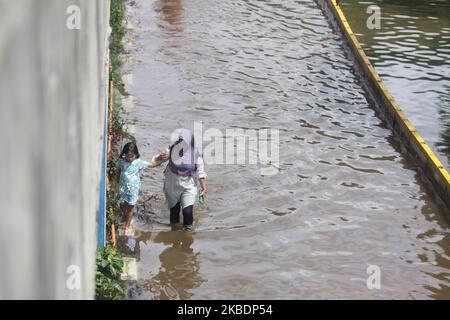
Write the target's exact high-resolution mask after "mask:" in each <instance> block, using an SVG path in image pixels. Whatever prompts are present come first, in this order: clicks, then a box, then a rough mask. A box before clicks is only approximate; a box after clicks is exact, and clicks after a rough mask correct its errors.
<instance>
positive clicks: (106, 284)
mask: <svg viewBox="0 0 450 320" xmlns="http://www.w3.org/2000/svg"><path fill="white" fill-rule="evenodd" d="M123 265H124V263H123V259H122V256H121V255H120V253H119V252H118V251H117V250H116V249H114V248H113V247H111V246H107V247H105V248H101V249H98V250H97V273H96V292H95V297H96V299H99V300H122V299H125V290H124V289H123V281H122V280H121V279H120V275H121V274H122V271H123Z"/></svg>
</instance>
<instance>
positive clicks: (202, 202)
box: [198, 191, 205, 204]
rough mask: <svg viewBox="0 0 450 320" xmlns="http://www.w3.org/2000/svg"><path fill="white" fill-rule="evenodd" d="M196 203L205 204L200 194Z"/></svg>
mask: <svg viewBox="0 0 450 320" xmlns="http://www.w3.org/2000/svg"><path fill="white" fill-rule="evenodd" d="M202 192H203V191H202ZM198 202H200V204H205V197H204V196H203V195H202V194H201V193H200V196H199V197H198Z"/></svg>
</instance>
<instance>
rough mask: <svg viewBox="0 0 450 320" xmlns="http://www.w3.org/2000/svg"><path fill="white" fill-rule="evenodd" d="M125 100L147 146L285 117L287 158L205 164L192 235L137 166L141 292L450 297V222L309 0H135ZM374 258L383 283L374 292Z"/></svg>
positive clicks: (132, 125) (151, 175)
mask: <svg viewBox="0 0 450 320" xmlns="http://www.w3.org/2000/svg"><path fill="white" fill-rule="evenodd" d="M128 18H129V27H130V30H129V32H128V35H127V44H126V49H127V50H128V52H129V60H128V62H127V64H126V65H125V70H124V71H125V73H126V74H125V77H124V79H125V80H126V90H127V92H128V94H129V95H128V96H127V97H126V98H125V109H126V112H127V117H128V119H129V130H130V132H131V133H132V134H134V136H135V137H136V139H137V142H138V145H139V147H140V149H141V150H140V151H141V155H142V157H143V158H144V159H148V158H150V157H151V156H152V155H153V154H155V153H156V152H158V151H159V150H160V149H161V148H164V147H167V145H168V144H169V137H170V133H171V132H172V131H173V130H174V129H176V128H179V127H188V128H191V129H192V128H193V125H194V121H197V122H202V124H203V127H204V129H208V128H216V129H218V130H220V131H222V132H225V130H226V129H227V128H251V129H263V128H276V129H279V130H280V138H279V139H280V145H279V152H280V156H279V159H280V169H279V172H278V174H276V175H269V176H267V175H266V176H263V175H261V174H260V170H259V167H258V166H257V165H250V164H247V165H219V164H216V165H214V164H209V165H207V166H206V169H207V173H208V178H207V181H208V198H207V202H206V205H204V206H200V207H199V206H196V220H195V223H196V231H195V233H194V234H193V235H191V236H189V235H188V234H186V233H184V232H182V231H178V232H172V231H170V227H169V224H168V212H167V209H166V208H165V204H164V196H163V192H162V185H163V168H158V169H153V170H150V171H147V172H146V173H145V174H144V175H143V186H142V189H143V190H142V191H143V193H144V195H143V197H142V200H143V202H142V204H141V205H140V208H139V214H138V217H139V219H136V228H137V236H138V241H137V246H138V249H139V253H140V255H139V256H140V258H139V262H138V272H139V274H138V277H139V279H138V284H139V287H140V294H139V297H138V298H139V299H312V298H321V299H331V298H338V299H341V298H342V299H344V298H350V299H390V298H394V299H401V298H406V299H418V298H447V299H449V298H450V283H449V282H450V281H449V275H450V257H449V255H450V250H449V245H450V236H449V231H450V228H449V223H448V220H446V218H445V216H444V214H443V212H442V211H440V210H439V209H438V207H437V205H436V204H435V202H434V201H433V200H432V195H431V193H429V191H427V189H426V188H425V187H424V185H423V183H422V182H421V180H420V177H419V175H418V173H417V171H416V170H415V169H414V166H413V164H412V163H409V162H408V161H407V160H406V159H405V158H404V157H403V156H402V155H401V154H400V153H399V148H398V146H397V144H396V142H395V140H394V139H393V138H392V134H391V131H390V130H388V129H387V128H386V127H385V126H384V125H383V123H382V121H381V120H380V119H379V118H378V117H377V116H376V114H375V111H374V110H373V109H372V108H371V107H369V104H368V102H367V100H366V97H365V94H364V92H363V90H362V88H361V85H360V84H359V82H358V80H357V78H356V76H355V75H354V73H353V71H352V62H351V61H350V60H349V59H348V58H347V57H346V55H345V53H344V50H343V46H342V42H341V40H340V37H339V36H337V35H336V34H335V33H333V30H332V29H331V28H330V26H329V24H328V22H327V20H326V19H325V17H324V15H323V14H322V12H321V11H320V10H319V9H318V6H317V5H316V3H315V2H314V1H285V0H283V1H281V0H280V1H256V0H254V1H244V0H229V1H219V0H214V1H213V0H192V1H158V0H156V1H149V0H135V1H131V2H129V6H128ZM371 265H375V266H378V267H379V268H380V271H381V288H380V289H379V290H376V289H373V290H369V289H368V287H367V285H366V280H367V278H368V277H369V274H368V273H367V268H368V267H369V266H371Z"/></svg>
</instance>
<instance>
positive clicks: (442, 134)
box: [342, 0, 450, 169]
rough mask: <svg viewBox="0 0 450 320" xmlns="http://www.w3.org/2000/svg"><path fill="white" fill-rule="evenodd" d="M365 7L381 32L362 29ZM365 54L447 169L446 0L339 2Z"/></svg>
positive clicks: (449, 25) (449, 24) (449, 80)
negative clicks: (372, 8) (374, 13)
mask: <svg viewBox="0 0 450 320" xmlns="http://www.w3.org/2000/svg"><path fill="white" fill-rule="evenodd" d="M369 5H378V6H379V7H380V9H381V12H380V13H381V25H380V27H381V29H374V30H370V29H368V28H367V27H366V20H367V18H368V17H369V14H367V13H366V9H367V7H368V6H369ZM342 9H343V11H344V13H345V15H346V16H347V18H348V19H349V21H350V23H351V26H352V28H353V31H354V32H355V33H356V34H357V36H358V39H359V40H360V41H361V44H362V46H363V47H364V50H365V51H366V53H367V55H368V56H369V58H370V60H371V61H372V63H373V64H374V66H375V68H376V69H377V71H378V73H379V74H380V76H381V78H382V79H383V81H384V82H385V84H386V85H387V87H388V88H389V91H390V92H391V93H392V95H393V96H394V97H395V99H396V100H397V102H398V103H399V104H400V106H401V107H402V109H403V110H404V111H405V113H406V115H407V117H408V118H409V119H410V120H411V121H412V123H413V124H414V126H415V127H416V128H417V130H418V131H419V132H420V133H421V134H422V136H423V137H424V139H425V140H426V141H427V143H428V144H429V145H430V147H431V148H432V149H433V151H434V152H435V153H436V154H437V155H438V157H439V159H440V160H441V162H442V164H443V165H444V167H446V168H447V169H450V0H415V1H392V2H386V1H379V0H375V1H360V0H349V1H345V2H343V3H342Z"/></svg>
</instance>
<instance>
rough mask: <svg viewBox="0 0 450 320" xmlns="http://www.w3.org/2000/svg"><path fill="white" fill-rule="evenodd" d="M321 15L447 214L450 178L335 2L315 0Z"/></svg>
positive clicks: (449, 198) (449, 201)
mask: <svg viewBox="0 0 450 320" xmlns="http://www.w3.org/2000/svg"><path fill="white" fill-rule="evenodd" d="M316 1H317V3H318V4H319V5H320V6H321V7H322V9H323V10H324V12H325V14H326V15H327V16H328V17H329V18H330V20H331V22H332V23H333V24H334V26H335V27H336V29H338V30H341V31H342V32H343V34H344V40H345V41H346V42H347V44H348V46H349V47H350V49H351V53H352V54H353V56H354V58H355V60H356V61H357V62H358V66H357V67H359V71H360V72H361V75H362V78H363V83H364V85H365V86H366V89H367V91H368V93H369V94H370V95H371V97H372V98H373V99H374V100H375V102H376V104H377V105H378V106H379V107H380V108H381V111H382V113H383V114H384V116H385V120H386V121H387V123H388V124H389V126H390V127H391V129H392V130H393V131H394V133H395V134H396V135H397V137H398V138H399V140H400V143H401V146H402V149H404V150H403V151H406V152H407V153H408V154H409V155H410V156H412V158H413V159H414V160H415V162H416V164H417V166H418V168H419V171H421V173H422V176H423V177H424V178H425V181H426V182H427V183H429V184H430V185H431V187H432V189H433V191H434V193H435V198H436V200H437V201H438V202H439V203H440V204H442V205H443V206H444V207H445V209H446V211H447V213H448V212H450V175H449V173H448V171H447V170H446V169H445V168H444V167H443V166H442V163H441V162H440V160H439V159H438V157H437V156H436V155H435V154H434V152H433V151H432V150H431V148H430V147H429V146H428V145H427V143H426V142H425V140H424V139H423V138H422V136H421V135H420V134H419V133H418V132H417V130H416V129H415V127H414V126H413V125H412V123H411V122H410V121H409V120H408V119H407V117H406V116H405V114H404V113H403V111H402V110H401V108H400V106H399V105H398V104H397V103H396V102H395V100H394V98H393V97H392V95H391V94H390V93H389V92H388V90H387V88H386V86H385V85H384V83H383V81H382V80H381V78H380V76H379V75H378V73H377V72H376V70H375V68H374V67H373V66H372V64H371V63H370V60H369V59H368V57H367V56H366V54H365V52H364V50H363V49H362V47H361V44H360V43H359V41H358V39H357V38H356V36H355V34H354V33H353V31H352V29H351V27H350V24H349V23H348V21H347V19H346V18H345V15H344V13H343V12H342V10H341V8H340V7H339V5H338V4H337V3H336V0H316Z"/></svg>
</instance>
